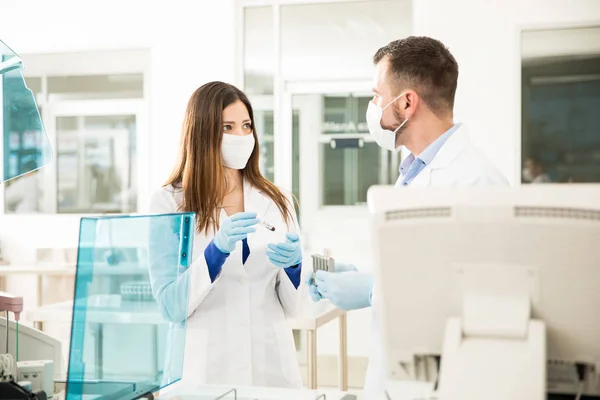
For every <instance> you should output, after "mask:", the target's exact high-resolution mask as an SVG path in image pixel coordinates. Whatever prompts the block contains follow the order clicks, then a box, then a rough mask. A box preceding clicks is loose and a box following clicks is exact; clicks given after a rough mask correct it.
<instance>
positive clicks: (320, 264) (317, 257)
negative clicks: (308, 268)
mask: <svg viewBox="0 0 600 400" xmlns="http://www.w3.org/2000/svg"><path fill="white" fill-rule="evenodd" d="M329 254H330V253H329V249H325V252H324V255H321V254H313V255H311V257H312V262H313V263H312V267H313V279H314V277H315V274H316V273H317V271H327V272H335V260H334V259H333V257H331V256H330V255H329Z"/></svg>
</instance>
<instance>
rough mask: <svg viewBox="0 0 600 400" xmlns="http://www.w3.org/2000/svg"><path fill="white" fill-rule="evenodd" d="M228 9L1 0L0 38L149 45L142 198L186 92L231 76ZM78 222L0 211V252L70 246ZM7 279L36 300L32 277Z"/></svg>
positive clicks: (136, 1)
mask: <svg viewBox="0 0 600 400" xmlns="http://www.w3.org/2000/svg"><path fill="white" fill-rule="evenodd" d="M234 11H235V9H234V1H233V0H219V1H212V0H195V1H189V0H188V1H186V0H173V1H170V2H169V3H168V6H167V5H165V3H162V2H160V3H158V2H156V3H155V2H146V1H140V0H127V1H115V0H110V1H103V2H93V3H91V2H80V1H65V0H56V1H52V2H47V1H44V0H36V1H28V2H21V1H18V2H13V1H10V2H9V1H0V15H2V24H0V38H1V39H2V40H3V41H5V42H6V43H7V44H8V45H9V46H10V47H11V48H12V49H13V50H15V51H16V52H17V53H19V54H27V53H57V52H64V53H68V52H78V51H98V50H123V49H142V48H143V49H150V54H151V57H150V58H151V59H150V65H149V76H148V78H149V79H148V83H147V86H146V87H147V89H148V92H149V99H150V104H149V107H150V110H149V111H150V113H149V135H150V140H149V152H146V153H148V154H147V160H146V161H147V165H148V167H147V170H148V181H147V182H142V183H140V184H141V186H142V187H143V191H144V192H145V197H146V198H147V197H148V192H150V191H151V190H152V188H158V187H159V186H160V185H161V184H162V182H164V180H165V179H166V177H167V176H168V174H169V172H170V169H171V168H172V167H173V163H174V160H175V159H176V155H177V154H176V153H177V149H178V144H179V134H180V128H181V121H182V118H183V113H184V109H185V104H186V102H187V100H188V98H189V96H190V95H191V93H192V91H193V90H194V89H196V88H197V87H198V86H200V85H201V84H202V83H204V82H207V81H209V80H216V79H220V80H224V81H229V82H232V81H233V79H234V65H235V29H236V28H235V23H234V20H235V19H234ZM9 16H10V17H9ZM25 26H26V27H25ZM139 159H140V161H142V162H144V160H143V158H142V154H140V158H139ZM140 211H144V210H140ZM78 227H79V217H78V216H67V215H60V216H54V215H36V216H21V215H16V216H15V215H8V216H6V215H0V237H1V238H2V245H3V250H4V253H5V255H6V258H8V259H9V260H10V261H11V262H13V263H29V262H33V261H34V258H35V254H34V252H33V249H34V248H37V247H76V246H77V236H78ZM8 284H9V289H10V290H12V291H13V292H15V293H17V294H20V295H25V305H26V307H28V306H32V305H34V304H35V303H36V298H35V295H34V294H32V293H31V288H33V287H35V286H34V281H33V279H27V281H24V280H22V279H18V280H15V279H12V280H10V281H9V282H8Z"/></svg>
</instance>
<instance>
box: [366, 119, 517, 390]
mask: <svg viewBox="0 0 600 400" xmlns="http://www.w3.org/2000/svg"><path fill="white" fill-rule="evenodd" d="M403 178H404V177H403V176H400V177H399V178H398V180H397V181H396V187H397V188H401V187H403V185H402V181H403ZM505 185H508V182H507V180H506V178H505V177H504V176H503V175H502V174H501V173H500V171H498V169H497V168H496V167H495V166H494V164H493V163H492V162H491V161H490V160H489V159H488V158H487V157H486V156H485V155H484V154H483V153H482V152H481V151H480V150H478V149H477V148H476V147H475V146H474V145H473V144H472V143H471V142H470V140H469V134H468V131H467V128H466V127H464V126H463V125H461V126H460V127H458V129H457V130H456V131H455V132H454V133H453V134H452V135H451V136H450V137H449V138H448V140H447V141H446V143H444V145H443V146H442V147H441V148H440V150H439V151H438V153H437V154H436V156H435V158H434V159H433V160H432V161H431V163H430V164H429V165H427V166H426V167H425V168H424V169H423V170H422V171H421V172H420V173H419V174H418V175H417V176H416V177H415V178H414V179H413V181H412V182H411V183H410V184H409V186H417V187H460V186H462V187H464V186H505ZM379 301H380V299H379V296H378V294H377V288H376V287H374V288H373V297H372V307H371V309H372V312H373V325H372V329H371V346H372V348H371V355H370V358H369V367H368V369H367V377H366V380H365V399H366V400H378V399H386V396H385V380H386V371H385V368H386V365H387V360H386V355H385V353H384V351H383V346H382V337H381V333H380V332H379V323H380V311H379V304H378V303H379ZM440 340H442V338H440Z"/></svg>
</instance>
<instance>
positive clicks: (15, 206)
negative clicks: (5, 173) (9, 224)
mask: <svg viewBox="0 0 600 400" xmlns="http://www.w3.org/2000/svg"><path fill="white" fill-rule="evenodd" d="M36 167H37V163H36V162H34V161H31V162H29V163H28V164H26V165H25V171H31V172H28V173H26V174H24V175H22V176H20V177H19V178H16V179H14V180H13V181H12V182H8V183H6V191H5V193H4V196H5V201H6V211H8V212H16V213H21V214H31V213H36V212H38V211H39V199H40V195H41V191H40V185H41V181H40V176H39V174H38V171H37V170H35V168H36Z"/></svg>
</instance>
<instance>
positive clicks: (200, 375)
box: [151, 183, 309, 387]
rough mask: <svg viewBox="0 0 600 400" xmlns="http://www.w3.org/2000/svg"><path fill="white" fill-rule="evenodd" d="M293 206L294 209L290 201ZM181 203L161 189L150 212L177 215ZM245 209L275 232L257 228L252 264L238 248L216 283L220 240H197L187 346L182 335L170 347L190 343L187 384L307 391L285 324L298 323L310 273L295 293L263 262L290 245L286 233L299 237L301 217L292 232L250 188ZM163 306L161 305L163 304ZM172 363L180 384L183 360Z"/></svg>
mask: <svg viewBox="0 0 600 400" xmlns="http://www.w3.org/2000/svg"><path fill="white" fill-rule="evenodd" d="M288 198H289V200H290V204H293V203H292V202H291V196H288ZM181 200H182V192H181V190H174V189H173V188H172V187H171V186H168V187H166V188H161V189H160V190H158V191H157V192H156V193H155V194H154V195H153V197H152V200H151V211H152V212H153V213H173V212H177V209H178V206H179V204H180V203H181ZM244 209H245V211H254V212H257V213H258V216H259V217H262V218H264V219H265V220H267V221H268V222H269V223H271V224H272V225H274V226H275V227H276V231H275V232H271V231H269V230H267V229H266V228H264V227H262V226H260V225H259V226H257V227H256V228H257V231H256V233H254V234H252V235H251V236H249V238H248V246H249V248H250V255H249V257H248V259H247V260H246V263H245V264H242V242H238V245H237V247H236V249H235V250H234V251H233V252H232V253H231V254H230V255H229V257H228V258H227V260H226V261H225V264H224V265H223V268H222V270H221V273H220V274H219V275H218V276H217V278H216V279H215V281H214V282H212V283H211V280H210V277H209V273H208V268H207V265H206V260H205V258H204V249H205V248H206V246H207V245H208V244H209V243H210V241H211V240H212V239H213V237H214V234H212V233H211V234H210V235H205V234H198V233H196V235H195V237H194V244H193V254H192V263H191V265H190V267H189V269H188V271H187V272H188V274H189V275H188V276H189V282H190V283H189V301H188V306H187V327H186V329H185V338H184V337H183V332H179V334H178V333H177V329H176V328H175V331H171V336H170V338H169V341H170V342H171V343H178V342H179V343H182V342H181V341H182V340H185V352H184V355H183V371H182V373H183V377H182V381H183V382H187V383H193V384H227V385H240V386H241V385H244V386H250V385H257V386H277V387H301V386H302V380H301V377H300V371H299V366H298V360H297V356H296V348H295V344H294V338H293V334H292V330H291V328H290V325H289V324H288V322H287V321H286V316H291V317H293V316H296V314H297V312H298V310H299V307H300V303H301V301H303V299H304V298H305V297H306V296H307V292H306V289H305V284H304V282H305V279H306V276H305V274H306V273H307V271H308V267H309V265H307V261H306V260H305V262H304V264H305V265H304V266H303V267H302V277H301V283H300V286H299V287H298V289H296V288H295V287H294V285H293V284H292V282H291V281H290V279H289V277H288V276H287V274H286V273H285V271H284V270H283V269H280V268H277V267H275V266H273V265H272V264H271V263H270V262H269V261H268V259H267V257H266V254H265V253H266V249H267V245H268V244H269V243H279V242H282V241H285V239H286V238H285V234H286V232H288V231H290V232H297V233H300V232H299V230H298V224H297V221H296V215H295V213H293V216H294V221H293V222H291V223H290V227H289V229H288V228H287V226H286V224H285V222H284V220H283V218H282V216H281V213H280V212H279V209H278V208H277V206H276V204H275V203H273V202H272V201H271V200H270V199H269V198H268V197H267V196H265V195H263V194H262V193H261V192H259V191H258V190H257V189H255V188H253V187H252V186H251V185H250V184H248V183H244ZM226 217H227V215H226V214H225V212H224V211H223V212H221V215H220V218H221V221H222V220H223V219H224V218H226ZM151 251H152V250H151ZM155 261H156V260H155ZM159 267H160V266H159ZM166 268H175V266H173V265H169V266H166ZM153 270H154V271H155V273H154V275H155V278H154V279H153V290H154V291H155V295H156V292H157V291H160V286H161V284H160V282H158V283H157V279H158V281H160V277H158V278H156V271H157V266H156V265H154V266H152V261H151V275H152V271H153ZM159 275H160V274H159ZM163 286H164V285H163ZM158 299H159V304H160V303H161V300H160V296H158ZM165 307H166V308H168V304H167V305H166V306H165V305H163V308H165ZM163 312H164V311H163ZM166 312H167V314H168V313H169V311H168V310H167V311H166ZM171 317H173V318H174V319H177V317H176V316H173V315H172V316H171ZM181 318H182V319H184V318H185V317H184V316H183V315H182V316H181ZM173 348H176V345H175V344H174V345H173ZM167 358H171V360H170V361H167V362H170V363H171V366H170V367H166V370H169V371H170V374H171V375H172V376H175V378H176V375H177V373H178V371H177V369H178V366H177V364H178V363H179V364H181V360H180V359H179V358H180V357H178V355H177V354H170V355H169V354H168V355H167ZM178 359H179V360H178ZM180 368H181V367H179V369H180Z"/></svg>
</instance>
